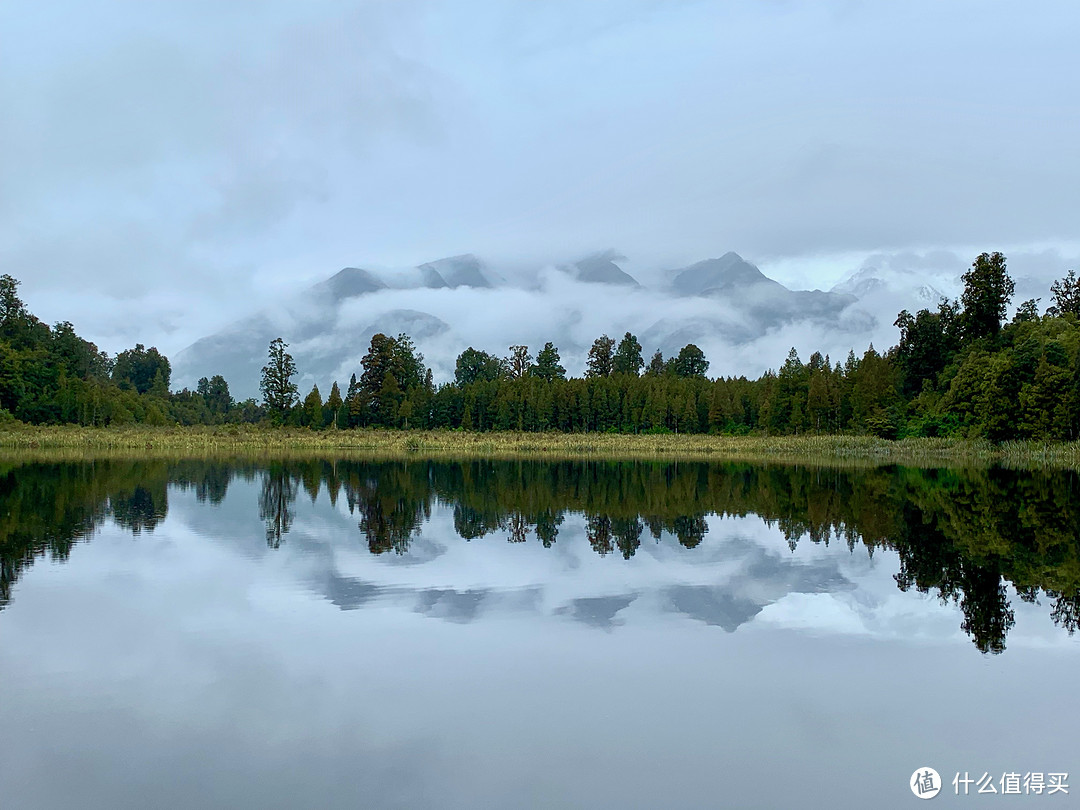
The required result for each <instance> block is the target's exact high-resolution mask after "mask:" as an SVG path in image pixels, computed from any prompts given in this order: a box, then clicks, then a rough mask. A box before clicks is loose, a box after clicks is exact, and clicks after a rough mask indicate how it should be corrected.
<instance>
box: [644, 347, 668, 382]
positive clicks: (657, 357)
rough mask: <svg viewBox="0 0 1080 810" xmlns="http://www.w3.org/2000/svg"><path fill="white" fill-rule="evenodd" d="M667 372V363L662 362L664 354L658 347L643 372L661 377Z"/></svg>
mask: <svg viewBox="0 0 1080 810" xmlns="http://www.w3.org/2000/svg"><path fill="white" fill-rule="evenodd" d="M665 372H667V363H665V362H664V355H663V352H661V351H660V350H659V349H657V350H656V351H655V352H653V356H652V359H651V360H650V361H649V366H648V368H646V369H645V373H646V374H648V375H649V376H650V377H662V376H663V375H664V374H665Z"/></svg>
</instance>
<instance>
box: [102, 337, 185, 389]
mask: <svg viewBox="0 0 1080 810" xmlns="http://www.w3.org/2000/svg"><path fill="white" fill-rule="evenodd" d="M170 373H171V368H170V366H169V359H168V358H167V357H165V355H163V354H161V352H159V351H158V350H157V349H156V348H155V347H153V346H151V347H150V348H149V349H147V348H146V347H145V346H143V345H142V344H141V343H136V344H135V348H134V349H128V350H127V351H126V352H120V354H118V355H116V362H115V363H114V365H113V372H112V377H113V382H115V383H116V384H117V385H119V386H121V387H131V388H134V389H135V390H136V391H138V392H139V393H140V394H145V393H146V392H147V391H149V390H150V388H151V387H152V386H153V385H154V380H155V378H156V377H158V376H159V375H160V379H161V382H162V383H163V384H164V388H165V390H166V391H168V388H169V375H170ZM159 387H160V385H159Z"/></svg>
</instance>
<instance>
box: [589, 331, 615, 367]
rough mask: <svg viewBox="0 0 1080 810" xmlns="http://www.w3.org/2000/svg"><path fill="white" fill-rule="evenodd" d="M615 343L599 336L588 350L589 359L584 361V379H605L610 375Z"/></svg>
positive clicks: (604, 336) (603, 336) (606, 337)
mask: <svg viewBox="0 0 1080 810" xmlns="http://www.w3.org/2000/svg"><path fill="white" fill-rule="evenodd" d="M614 350H615V341H614V340H612V339H611V338H609V337H608V336H607V335H601V336H600V337H598V338H597V339H596V340H594V341H593V345H592V348H591V349H589V358H588V360H586V361H585V366H586V370H585V376H586V377H607V376H609V375H610V374H611V363H612V359H613V352H614Z"/></svg>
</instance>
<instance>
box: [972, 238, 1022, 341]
mask: <svg viewBox="0 0 1080 810" xmlns="http://www.w3.org/2000/svg"><path fill="white" fill-rule="evenodd" d="M963 281H964V292H963V293H962V294H961V296H960V303H961V304H962V305H963V307H964V309H963V321H964V335H965V337H966V338H967V339H969V340H977V339H979V338H984V337H996V336H997V334H998V333H999V332H1000V331H1001V323H1002V321H1004V320H1005V313H1006V311H1007V310H1008V307H1009V301H1011V300H1012V296H1013V292H1014V291H1015V289H1016V285H1015V284H1014V283H1013V280H1012V279H1011V278H1010V277H1009V274H1008V272H1007V271H1006V269H1005V257H1004V256H1003V255H1001V254H1000V253H996V252H995V253H980V254H979V256H978V258H976V259H975V262H974V263H973V264H972V265H971V269H970V270H968V271H967V272H966V273H964V275H963Z"/></svg>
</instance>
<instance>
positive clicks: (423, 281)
mask: <svg viewBox="0 0 1080 810" xmlns="http://www.w3.org/2000/svg"><path fill="white" fill-rule="evenodd" d="M620 258H621V257H619V256H618V255H617V254H615V253H614V252H612V251H608V252H605V253H598V254H594V255H593V256H589V257H586V258H585V259H582V260H580V261H578V262H577V263H576V264H575V265H551V264H549V265H544V266H543V267H540V268H538V269H537V270H536V271H534V272H535V276H533V277H528V276H523V275H520V274H519V276H518V278H517V280H516V281H514V282H509V281H506V280H504V279H503V278H502V276H500V274H499V273H498V272H496V270H494V269H493V268H491V267H490V266H488V265H486V264H485V263H483V262H482V261H481V260H480V259H478V258H477V257H475V256H473V255H471V254H465V255H462V256H454V257H450V258H446V259H440V260H437V261H434V262H429V263H427V264H423V265H420V266H418V267H413V268H405V269H401V270H396V271H379V272H378V273H376V272H373V271H367V270H361V269H358V268H346V269H344V270H341V271H340V272H338V273H336V274H335V275H333V276H331V277H330V278H328V279H326V280H325V281H322V282H320V283H318V284H315V285H313V286H312V287H310V288H309V289H308V290H306V291H305V292H303V293H301V294H299V295H295V296H293V297H292V298H291V299H290V301H289V302H288V304H287V305H284V306H281V307H277V308H269V309H267V310H265V311H263V312H260V313H257V314H255V315H252V316H251V317H248V318H244V319H242V320H239V321H237V322H235V323H233V324H231V325H229V326H228V327H226V328H224V329H222V330H221V331H219V332H217V333H215V334H212V335H209V336H207V337H204V338H202V339H200V340H198V341H196V342H195V343H194V344H192V345H191V346H189V347H188V348H187V349H185V350H184V351H183V352H181V353H179V354H178V355H177V356H176V357H174V358H173V386H174V387H177V388H178V387H181V386H187V387H194V386H195V383H196V381H197V380H198V379H199V378H200V377H203V376H207V377H209V376H213V375H214V374H222V375H223V376H224V377H225V379H226V380H227V381H228V382H229V386H230V389H231V391H232V393H233V395H234V396H235V397H237V398H238V399H243V398H246V397H256V398H257V397H258V396H259V390H258V385H259V378H260V375H261V370H262V366H263V365H264V364H265V362H266V350H267V346H268V344H269V343H270V341H271V340H272V339H274V338H276V337H279V336H280V337H283V338H284V339H285V341H286V342H287V343H288V344H289V351H290V353H291V354H292V355H293V357H294V358H295V360H296V363H297V367H298V370H299V374H298V377H297V384H298V385H299V386H300V388H301V389H302V390H301V394H304V393H306V392H307V390H309V389H310V388H311V386H312V384H318V386H319V389H320V391H322V393H323V394H324V395H325V394H327V393H328V392H329V389H330V386H331V384H332V383H333V382H334V381H337V382H338V383H339V384H341V385H342V386H344V385H345V384H347V382H348V380H349V377H350V375H352V374H353V373H356V374H359V373H360V371H361V366H360V361H361V359H362V358H363V356H364V354H365V353H366V351H367V349H368V346H369V344H370V341H371V336H372V335H373V334H375V333H376V332H382V333H384V334H387V335H391V336H394V335H397V334H399V333H401V332H404V333H406V334H408V335H409V336H410V337H412V339H413V340H414V342H415V343H416V346H417V348H418V349H419V350H420V351H421V352H422V353H423V354H424V356H425V359H426V362H427V364H428V365H429V366H430V367H431V369H432V371H433V373H434V377H435V380H436V382H445V381H448V380H450V379H452V378H453V374H454V363H455V359H456V357H457V355H458V354H460V353H461V352H462V351H463V350H464V349H465V348H467V347H469V346H473V347H475V348H478V349H482V350H484V351H488V352H492V353H494V354H496V355H497V356H503V355H505V354H507V352H508V347H509V346H511V345H515V344H521V345H526V346H528V347H530V350H531V353H532V354H533V355H535V353H536V352H537V351H538V350H539V349H540V348H541V347H542V346H543V345H544V343H545V342H547V341H551V342H552V343H554V345H555V346H556V347H558V349H559V351H560V352H561V357H562V363H563V365H564V366H565V367H566V369H567V372H568V373H569V374H572V375H578V374H581V373H583V370H584V366H585V361H586V355H587V353H588V349H589V347H590V346H591V345H592V342H593V341H594V340H595V339H596V337H597V336H599V335H601V334H604V333H606V334H608V335H611V336H614V337H615V338H619V337H620V336H621V335H622V334H623V333H624V332H626V331H630V332H633V333H634V334H636V335H637V336H638V339H639V340H640V342H641V344H642V347H643V349H644V353H645V360H646V361H648V359H649V356H650V355H651V354H652V352H653V351H654V350H656V349H660V351H662V352H663V354H664V356H665V357H671V356H673V355H675V354H676V353H678V351H679V350H680V349H681V348H682V347H683V346H685V345H686V344H688V343H694V344H696V345H697V346H699V347H700V348H701V349H702V350H703V351H704V352H705V354H706V357H707V359H708V360H709V361H710V363H711V366H710V373H711V374H722V375H727V374H735V375H741V374H745V375H748V376H756V375H758V374H760V373H761V372H763V371H764V370H765V369H768V368H776V367H778V366H779V365H780V364H781V363H782V362H783V359H784V357H786V355H787V350H788V349H789V348H790V347H791V346H797V347H799V348H800V350H803V348H804V347H805V351H806V352H809V351H813V350H820V351H822V352H831V353H832V354H833V355H834V356H837V357H842V356H844V355H846V354H847V352H848V350H849V349H851V348H854V349H855V350H856V351H858V352H861V351H863V350H864V349H865V347H866V345H867V344H868V343H870V342H871V341H873V342H875V344H878V345H882V344H885V345H887V344H888V341H889V340H893V339H894V338H893V334H894V332H895V330H894V329H893V328H892V326H891V324H892V322H893V320H894V319H895V317H896V313H897V312H898V311H899V310H900V309H902V308H905V307H907V308H917V307H918V306H920V305H923V304H921V303H920V299H919V297H918V293H917V290H908V291H907V292H904V291H896V292H894V291H892V288H891V287H889V286H888V285H886V284H885V283H884V282H881V283H878V282H877V281H875V280H874V279H876V278H878V277H877V276H875V275H874V274H873V273H870V272H869V271H867V272H861V274H856V276H857V277H853V279H854V280H853V281H852V284H851V285H850V286H846V287H845V286H844V285H838V286H837V288H834V290H832V291H829V292H821V291H820V290H791V289H789V288H787V287H786V286H784V285H783V284H781V283H779V282H777V281H775V280H773V279H771V278H769V277H768V276H766V275H765V274H764V273H762V272H761V271H760V270H759V269H758V268H757V267H755V266H754V265H753V264H751V263H749V262H746V261H745V260H743V259H742V258H741V257H740V256H739V255H738V254H735V253H727V254H724V255H723V256H721V257H720V258H719V259H709V260H706V261H703V262H698V263H696V264H693V265H690V266H689V267H685V268H683V269H682V270H680V271H678V273H677V275H676V276H675V278H674V279H673V281H672V283H671V284H670V285H668V287H667V288H660V289H657V288H646V287H643V286H641V285H640V284H639V283H638V282H637V281H636V280H635V279H634V278H633V277H632V276H630V275H629V274H627V273H625V272H624V271H623V270H622V268H621V267H619V265H618V263H617V261H616V260H617V259H620ZM600 285H603V290H602V294H599V293H600V292H601V290H600ZM848 289H853V290H858V291H860V292H863V293H864V296H860V297H856V296H855V295H852V294H850V293H848V292H846V290H848Z"/></svg>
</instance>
